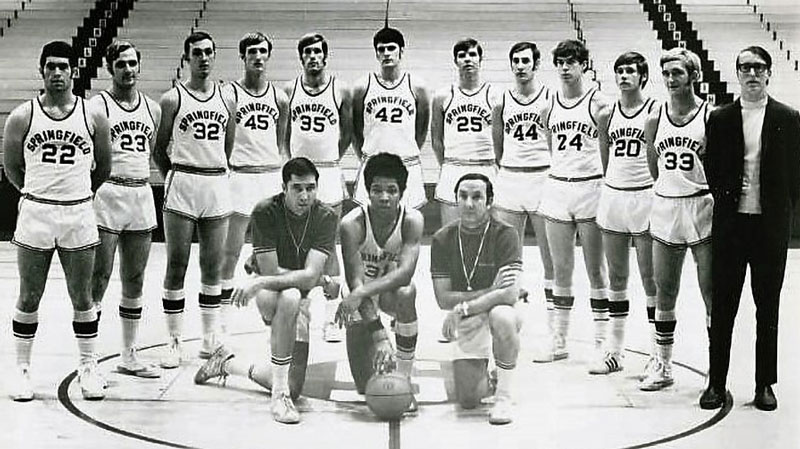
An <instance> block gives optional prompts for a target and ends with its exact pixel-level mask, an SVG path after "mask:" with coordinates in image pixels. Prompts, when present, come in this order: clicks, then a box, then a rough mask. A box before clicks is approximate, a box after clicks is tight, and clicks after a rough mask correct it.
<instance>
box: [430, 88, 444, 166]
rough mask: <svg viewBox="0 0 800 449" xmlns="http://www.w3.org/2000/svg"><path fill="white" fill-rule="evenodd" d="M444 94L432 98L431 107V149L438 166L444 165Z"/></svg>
mask: <svg viewBox="0 0 800 449" xmlns="http://www.w3.org/2000/svg"><path fill="white" fill-rule="evenodd" d="M445 97H446V93H444V92H440V93H438V94H436V96H434V97H433V106H432V107H431V147H432V148H433V154H434V155H435V156H436V161H437V162H439V165H442V164H443V163H444V100H445Z"/></svg>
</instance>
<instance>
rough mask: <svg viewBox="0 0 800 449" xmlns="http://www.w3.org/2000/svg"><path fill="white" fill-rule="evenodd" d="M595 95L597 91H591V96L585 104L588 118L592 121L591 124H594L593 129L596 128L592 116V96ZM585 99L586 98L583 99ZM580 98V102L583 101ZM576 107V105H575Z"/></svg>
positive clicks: (595, 121)
mask: <svg viewBox="0 0 800 449" xmlns="http://www.w3.org/2000/svg"><path fill="white" fill-rule="evenodd" d="M596 93H597V89H592V91H591V94H592V95H591V96H590V97H589V101H588V102H587V104H586V108H587V109H588V110H589V118H590V119H592V123H593V124H594V126H595V128H596V127H597V119H595V118H594V114H592V98H594V94H596ZM583 98H586V97H583ZM583 98H581V101H583ZM576 106H577V105H576Z"/></svg>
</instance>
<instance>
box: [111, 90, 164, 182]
mask: <svg viewBox="0 0 800 449" xmlns="http://www.w3.org/2000/svg"><path fill="white" fill-rule="evenodd" d="M138 95H139V101H138V103H137V104H136V106H135V107H134V108H133V109H130V110H129V109H125V107H124V106H122V105H121V104H119V102H117V100H116V99H115V98H114V97H113V96H112V95H111V94H110V93H109V92H107V91H104V92H100V98H102V99H103V103H105V106H106V115H108V128H109V131H110V134H111V176H113V177H117V178H133V179H148V178H149V177H150V151H151V150H152V148H150V142H152V139H153V134H154V133H155V129H156V124H155V120H154V119H153V114H152V113H151V112H150V105H148V104H147V100H146V99H145V96H144V95H143V94H142V93H141V92H138Z"/></svg>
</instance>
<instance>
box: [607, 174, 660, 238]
mask: <svg viewBox="0 0 800 449" xmlns="http://www.w3.org/2000/svg"><path fill="white" fill-rule="evenodd" d="M652 205H653V188H652V187H647V188H644V189H641V190H620V189H615V188H613V187H609V186H607V185H605V186H603V188H602V190H601V192H600V203H599V204H598V206H597V225H598V226H599V227H600V229H602V230H603V231H604V232H608V233H612V234H625V235H642V234H647V232H648V230H649V228H650V209H651V207H652Z"/></svg>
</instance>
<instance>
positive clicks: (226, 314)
mask: <svg viewBox="0 0 800 449" xmlns="http://www.w3.org/2000/svg"><path fill="white" fill-rule="evenodd" d="M221 287H222V292H221V293H220V297H219V328H220V331H221V332H222V333H223V334H227V333H228V324H229V321H230V314H231V310H232V309H233V308H232V305H233V302H232V300H231V296H233V279H223V280H222V284H221Z"/></svg>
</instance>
